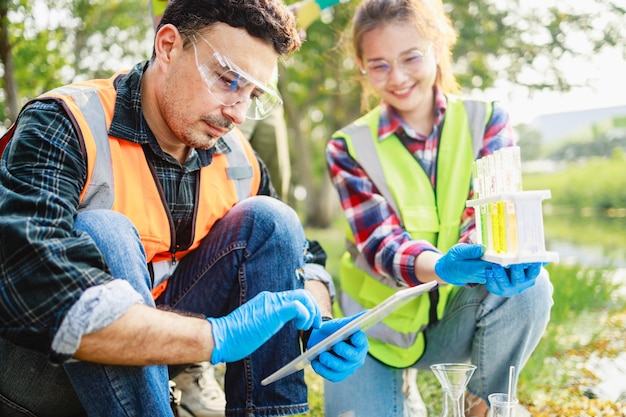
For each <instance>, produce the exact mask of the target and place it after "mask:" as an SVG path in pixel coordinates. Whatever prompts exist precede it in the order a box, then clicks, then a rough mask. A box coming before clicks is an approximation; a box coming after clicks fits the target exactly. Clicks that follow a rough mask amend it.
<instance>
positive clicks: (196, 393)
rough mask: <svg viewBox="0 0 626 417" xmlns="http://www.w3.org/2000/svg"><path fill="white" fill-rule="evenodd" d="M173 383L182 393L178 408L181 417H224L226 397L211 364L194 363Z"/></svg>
mask: <svg viewBox="0 0 626 417" xmlns="http://www.w3.org/2000/svg"><path fill="white" fill-rule="evenodd" d="M173 381H174V382H175V383H176V389H178V390H180V391H181V392H182V396H181V399H180V406H179V407H178V415H179V416H180V417H224V415H225V411H224V410H225V408H226V396H225V395H224V391H223V390H222V387H221V386H220V384H218V382H217V380H216V379H215V371H214V369H213V367H212V366H211V364H210V363H208V362H201V363H194V364H192V365H190V366H189V367H188V368H187V369H185V370H184V371H183V372H181V373H180V374H179V375H177V376H176V377H175V378H174V379H173Z"/></svg>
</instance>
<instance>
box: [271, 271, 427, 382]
mask: <svg viewBox="0 0 626 417" xmlns="http://www.w3.org/2000/svg"><path fill="white" fill-rule="evenodd" d="M436 286H437V282H436V281H431V282H427V283H426V284H421V285H417V286H415V287H410V288H405V289H402V290H399V291H398V292H396V293H394V294H393V295H391V296H389V297H388V298H387V299H385V300H384V301H383V302H382V303H380V304H378V305H377V306H376V307H374V308H372V309H370V310H368V311H367V312H366V313H364V314H362V315H361V316H359V317H357V318H356V319H354V320H352V321H351V322H350V323H348V324H346V325H345V326H343V327H342V328H341V329H339V330H337V331H336V332H335V333H333V334H331V335H329V336H328V337H327V338H326V339H324V340H322V341H320V342H319V343H318V344H316V345H315V346H313V347H312V348H311V349H309V350H307V351H306V352H304V353H302V354H301V355H300V356H298V357H297V358H295V359H294V360H292V361H291V362H289V363H288V364H286V365H285V366H283V367H282V368H280V369H279V370H277V371H276V372H274V373H273V374H271V375H270V376H268V377H267V378H265V379H264V380H262V381H261V385H268V384H271V383H272V382H275V381H277V380H279V379H281V378H284V377H286V376H287V375H291V374H293V373H294V372H298V371H300V370H302V369H304V368H305V367H306V366H307V365H308V364H310V363H311V362H312V361H313V360H314V359H315V358H316V357H317V356H318V355H319V354H320V353H322V352H324V351H327V350H330V349H331V348H332V347H333V345H335V344H336V343H337V342H340V341H342V340H346V339H347V338H349V337H350V336H351V335H352V334H354V333H355V332H357V331H358V330H362V331H366V330H367V329H369V328H370V327H372V326H373V325H375V324H376V323H378V322H379V321H381V320H382V319H384V318H385V317H387V316H388V315H389V314H391V313H392V312H393V311H394V310H396V309H398V308H400V307H402V306H403V305H405V304H406V303H407V302H409V301H410V300H412V299H413V298H415V297H417V296H418V295H421V294H424V293H425V292H428V291H430V290H432V289H433V288H435V287H436Z"/></svg>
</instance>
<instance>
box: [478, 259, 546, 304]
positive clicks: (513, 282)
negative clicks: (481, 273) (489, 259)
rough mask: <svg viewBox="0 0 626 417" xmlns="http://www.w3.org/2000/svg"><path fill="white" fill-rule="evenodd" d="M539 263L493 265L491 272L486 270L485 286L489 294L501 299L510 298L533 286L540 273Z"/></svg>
mask: <svg viewBox="0 0 626 417" xmlns="http://www.w3.org/2000/svg"><path fill="white" fill-rule="evenodd" d="M541 265H542V264H541V263H524V264H514V265H510V266H508V267H506V268H505V267H502V266H501V265H498V264H493V265H492V268H491V270H487V271H486V273H487V283H486V284H485V286H486V287H487V290H489V292H490V293H492V294H496V295H500V296H502V297H512V296H514V295H517V294H520V293H522V292H523V291H524V290H526V289H528V288H530V287H532V286H533V285H535V281H536V280H537V277H538V276H539V272H541Z"/></svg>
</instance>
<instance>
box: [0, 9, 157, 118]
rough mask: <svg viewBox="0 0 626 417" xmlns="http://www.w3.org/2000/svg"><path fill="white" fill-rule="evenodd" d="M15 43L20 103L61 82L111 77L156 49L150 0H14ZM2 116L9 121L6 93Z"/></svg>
mask: <svg viewBox="0 0 626 417" xmlns="http://www.w3.org/2000/svg"><path fill="white" fill-rule="evenodd" d="M7 6H8V15H7V16H8V19H7V22H4V23H5V24H7V23H8V34H9V43H10V45H11V56H12V58H13V69H14V72H13V73H11V74H5V77H4V78H3V84H2V87H3V88H5V86H4V81H6V77H7V76H10V77H13V78H14V80H15V83H16V85H17V88H18V93H19V96H20V100H19V105H22V104H24V103H25V102H26V101H27V100H28V99H31V98H33V97H36V96H37V95H39V94H41V93H43V92H45V91H47V90H50V89H52V88H54V87H56V86H59V85H62V84H66V83H69V82H72V81H76V80H79V79H89V78H100V77H109V76H111V75H112V73H113V72H115V71H119V70H120V69H123V68H126V67H129V66H131V65H133V64H134V63H135V62H136V61H139V60H142V59H146V58H148V57H149V55H150V53H151V49H150V47H149V41H150V40H151V38H152V20H151V17H150V13H149V10H148V5H147V2H145V1H144V0H114V1H105V0H50V1H44V0H34V1H24V0H8V2H7ZM0 100H1V101H0V103H2V106H1V111H0V116H2V119H1V120H2V122H3V124H4V125H5V126H7V125H8V121H5V118H6V115H7V114H8V112H7V111H6V109H5V108H4V98H3V96H2V95H0Z"/></svg>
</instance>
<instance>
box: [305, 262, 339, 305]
mask: <svg viewBox="0 0 626 417" xmlns="http://www.w3.org/2000/svg"><path fill="white" fill-rule="evenodd" d="M304 280H305V281H310V280H311V281H320V282H323V283H324V285H326V288H328V293H329V294H330V301H331V302H333V301H335V283H334V282H333V277H331V276H330V274H329V273H328V272H327V271H326V270H325V269H324V267H323V266H322V265H320V264H313V263H308V264H304Z"/></svg>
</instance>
